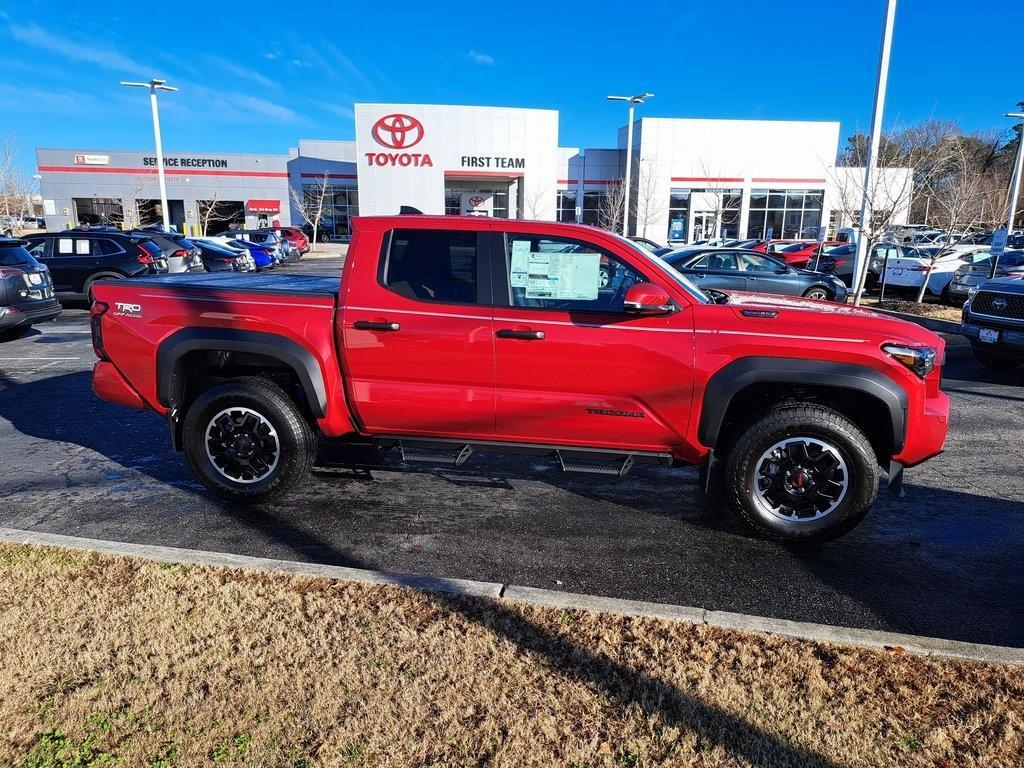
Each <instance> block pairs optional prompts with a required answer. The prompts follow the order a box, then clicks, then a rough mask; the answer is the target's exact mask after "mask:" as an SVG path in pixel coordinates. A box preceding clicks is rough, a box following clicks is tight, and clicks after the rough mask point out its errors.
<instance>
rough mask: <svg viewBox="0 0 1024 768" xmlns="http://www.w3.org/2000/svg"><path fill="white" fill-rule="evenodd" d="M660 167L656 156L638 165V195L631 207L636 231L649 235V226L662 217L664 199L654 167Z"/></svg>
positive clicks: (642, 235) (642, 234)
mask: <svg viewBox="0 0 1024 768" xmlns="http://www.w3.org/2000/svg"><path fill="white" fill-rule="evenodd" d="M657 167H658V161H657V159H656V158H647V159H646V160H641V161H640V162H639V163H638V165H637V173H636V196H635V200H634V201H633V204H632V206H630V208H631V213H632V219H633V221H634V222H635V227H636V233H637V234H638V235H640V236H641V237H647V228H648V227H650V226H651V225H652V224H654V223H655V222H657V221H658V219H660V218H661V211H662V208H663V207H664V200H663V199H662V198H661V195H660V194H659V192H660V190H659V189H658V183H657V179H656V178H655V176H654V169H655V168H657Z"/></svg>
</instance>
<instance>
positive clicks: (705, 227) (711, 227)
mask: <svg viewBox="0 0 1024 768" xmlns="http://www.w3.org/2000/svg"><path fill="white" fill-rule="evenodd" d="M716 232H718V216H717V214H716V213H715V212H714V211H696V212H694V214H693V237H692V238H690V242H692V243H697V242H700V241H701V240H710V239H711V238H713V237H714V236H715V233H716Z"/></svg>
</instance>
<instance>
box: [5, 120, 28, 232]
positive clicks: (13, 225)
mask: <svg viewBox="0 0 1024 768" xmlns="http://www.w3.org/2000/svg"><path fill="white" fill-rule="evenodd" d="M32 209H33V204H32V179H31V176H30V175H29V173H28V171H27V170H26V169H25V167H24V166H23V165H22V158H21V138H20V137H19V136H18V134H17V133H16V132H15V131H14V129H13V128H8V129H5V130H3V131H2V132H0V213H2V214H3V217H4V222H5V224H4V230H6V229H8V228H9V229H10V230H11V232H12V234H19V233H20V231H21V230H22V229H23V227H24V222H25V218H26V217H27V216H28V215H29V213H30V212H32Z"/></svg>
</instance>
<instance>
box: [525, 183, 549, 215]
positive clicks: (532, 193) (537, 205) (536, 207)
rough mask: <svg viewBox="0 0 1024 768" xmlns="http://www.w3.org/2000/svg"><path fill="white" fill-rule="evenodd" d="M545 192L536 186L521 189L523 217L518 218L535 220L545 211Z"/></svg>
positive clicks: (546, 196)
mask: <svg viewBox="0 0 1024 768" xmlns="http://www.w3.org/2000/svg"><path fill="white" fill-rule="evenodd" d="M547 198H548V195H547V192H546V191H544V190H542V189H540V188H539V187H537V186H531V187H524V188H523V215H522V216H521V217H520V218H524V219H534V220H537V219H539V218H540V217H541V215H542V214H543V213H544V212H545V211H546V204H547Z"/></svg>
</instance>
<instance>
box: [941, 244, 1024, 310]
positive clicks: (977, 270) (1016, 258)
mask: <svg viewBox="0 0 1024 768" xmlns="http://www.w3.org/2000/svg"><path fill="white" fill-rule="evenodd" d="M991 276H992V257H991V256H987V257H986V258H984V259H980V260H977V261H975V262H974V263H973V264H964V265H963V266H961V267H959V268H958V269H957V270H956V271H955V272H954V273H953V279H952V280H950V282H949V288H948V289H947V291H946V296H947V297H948V299H949V301H950V303H954V304H959V303H962V302H964V301H967V297H968V296H969V295H970V293H971V291H972V290H973V289H975V288H977V287H978V286H979V285H981V284H982V283H984V282H985V281H986V280H988V279H989V278H990V277H991ZM995 277H1006V278H1015V279H1017V280H1021V279H1024V251H1006V252H1005V253H1003V255H1002V256H1000V257H999V262H998V264H997V265H996V274H995Z"/></svg>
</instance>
